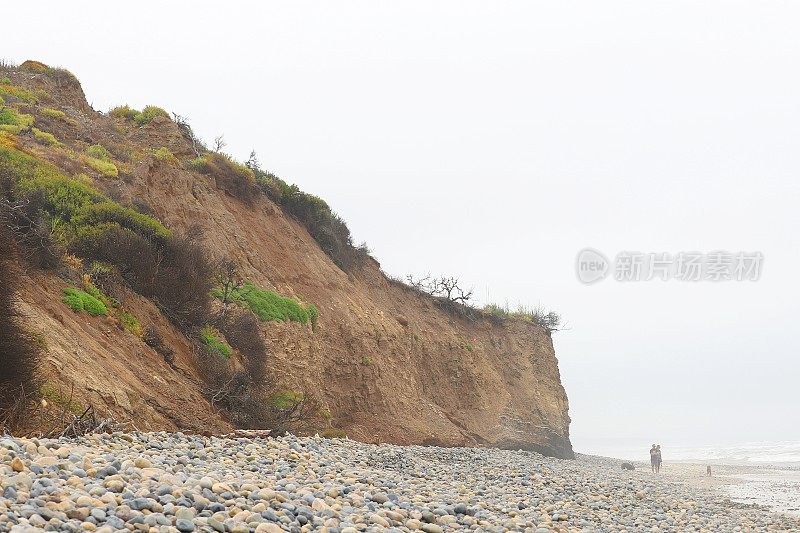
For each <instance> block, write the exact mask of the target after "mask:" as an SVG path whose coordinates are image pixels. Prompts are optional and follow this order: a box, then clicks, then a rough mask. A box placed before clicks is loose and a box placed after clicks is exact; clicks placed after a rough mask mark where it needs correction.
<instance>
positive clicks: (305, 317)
mask: <svg viewBox="0 0 800 533" xmlns="http://www.w3.org/2000/svg"><path fill="white" fill-rule="evenodd" d="M211 294H212V295H213V296H214V297H215V298H218V299H221V298H222V297H223V295H222V291H221V290H220V289H214V290H213V291H212V292H211ZM230 301H232V302H236V303H238V304H240V305H242V306H243V307H247V308H248V309H250V310H251V311H252V312H253V314H255V315H256V316H257V317H258V318H259V319H260V320H262V321H264V322H267V321H272V320H274V321H280V322H288V321H292V322H299V323H301V324H308V323H309V322H310V323H311V325H312V326H315V325H316V323H317V319H318V318H319V311H318V310H317V308H316V307H314V306H313V305H311V304H306V305H303V304H300V303H299V302H297V301H296V300H293V299H292V298H285V297H283V296H280V295H278V294H275V293H274V292H272V291H268V290H265V289H262V288H260V287H258V286H257V285H254V284H253V283H249V282H248V283H245V284H244V285H243V286H242V287H239V288H236V289H234V290H233V291H232V292H231V295H230Z"/></svg>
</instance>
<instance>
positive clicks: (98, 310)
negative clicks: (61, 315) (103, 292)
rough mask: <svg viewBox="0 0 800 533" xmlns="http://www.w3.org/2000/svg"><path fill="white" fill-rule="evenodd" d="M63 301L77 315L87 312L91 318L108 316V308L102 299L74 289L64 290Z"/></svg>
mask: <svg viewBox="0 0 800 533" xmlns="http://www.w3.org/2000/svg"><path fill="white" fill-rule="evenodd" d="M62 301H63V302H64V303H65V304H67V306H68V307H69V308H70V309H72V310H73V311H75V312H76V313H80V312H81V311H86V312H87V313H89V315H90V316H101V315H102V316H106V315H108V307H106V304H104V303H103V302H102V301H100V299H98V298H96V297H94V296H92V295H91V294H89V293H88V292H85V291H82V290H79V289H76V288H74V287H67V288H65V289H64V298H62Z"/></svg>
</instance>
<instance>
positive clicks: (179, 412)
mask: <svg viewBox="0 0 800 533" xmlns="http://www.w3.org/2000/svg"><path fill="white" fill-rule="evenodd" d="M11 77H12V81H13V83H14V84H15V85H19V86H23V87H28V88H30V89H39V90H41V91H44V92H45V93H46V94H47V95H48V96H47V97H44V96H42V98H41V99H40V102H39V103H38V104H35V105H40V106H41V105H48V106H50V107H57V108H58V109H60V110H63V111H64V112H65V113H66V114H67V117H68V118H70V119H71V120H70V121H61V122H59V121H56V120H53V121H50V122H45V121H41V122H40V124H41V128H42V129H45V128H47V131H50V132H52V133H54V134H55V135H56V137H58V139H59V140H60V141H61V142H63V143H64V144H65V145H70V144H76V145H79V146H85V145H86V144H94V143H99V144H102V145H103V146H106V147H107V148H109V150H111V152H112V153H113V154H114V155H115V157H123V155H124V154H127V156H128V157H129V160H128V161H127V162H124V163H121V164H120V176H119V177H116V178H108V177H103V176H102V175H93V179H94V183H95V185H96V186H97V187H98V188H101V189H102V190H104V191H105V192H107V193H108V194H109V195H111V196H112V197H114V198H115V199H117V200H118V201H119V202H121V203H123V204H126V203H130V204H133V203H134V201H135V202H136V203H138V204H140V205H141V204H146V205H149V206H150V207H151V208H152V210H153V211H154V213H155V214H156V215H157V216H158V218H159V219H160V220H162V221H163V222H164V223H165V224H166V225H167V226H168V227H170V228H171V229H173V230H175V231H177V232H181V231H185V230H187V229H189V227H190V226H192V225H199V226H201V227H202V229H203V230H204V231H203V233H204V241H203V242H204V245H205V247H206V249H207V250H209V251H210V253H211V254H212V255H214V256H215V257H221V256H226V255H227V256H230V257H232V258H234V259H235V260H236V261H237V263H238V264H239V265H240V266H241V268H242V270H243V273H244V274H245V276H246V277H247V278H248V279H249V280H252V281H253V282H254V283H256V284H258V285H260V286H262V287H264V288H268V289H271V290H274V291H276V292H278V293H280V294H283V295H286V296H297V297H302V299H303V300H304V301H308V302H311V303H314V304H315V305H316V306H317V307H318V308H319V311H320V317H319V322H318V325H317V327H316V328H315V329H314V330H313V331H312V328H311V327H310V326H308V325H302V324H298V323H291V322H289V323H279V322H266V323H263V324H262V333H263V335H264V338H265V339H266V343H267V346H268V349H269V357H270V361H269V364H268V368H269V369H270V370H269V371H270V373H271V375H272V376H273V377H274V379H276V380H277V381H278V382H279V384H280V385H282V386H284V387H286V388H291V389H294V390H307V391H314V392H315V393H316V395H317V396H318V397H319V398H320V399H321V401H322V402H323V403H324V404H325V405H326V406H327V408H328V409H329V410H330V412H331V415H332V420H331V424H332V426H334V427H337V428H343V429H345V430H346V431H347V433H348V435H349V436H350V437H351V438H356V439H359V440H367V441H389V442H396V443H402V444H412V443H430V444H439V445H468V446H473V445H482V446H498V447H508V448H515V449H516V448H522V449H529V450H535V451H539V452H543V453H546V454H549V455H555V456H558V457H572V448H571V445H570V442H569V416H568V403H567V397H566V394H565V391H564V388H563V387H562V385H561V381H560V376H559V371H558V363H557V360H556V357H555V353H554V350H553V344H552V340H551V337H550V335H549V334H548V333H547V332H546V331H544V330H543V329H542V328H540V327H538V326H535V325H533V324H531V323H528V322H524V321H519V320H504V321H502V322H497V321H492V320H490V319H488V318H478V319H475V320H471V319H467V318H463V317H460V316H456V315H453V314H451V313H449V312H446V311H444V310H442V309H441V308H440V307H439V306H437V305H436V303H435V302H434V301H433V300H432V299H431V298H429V297H427V296H425V295H421V294H419V293H417V292H415V291H412V290H410V289H408V288H406V287H404V286H402V285H400V284H398V283H396V282H392V281H390V280H388V279H387V278H386V276H385V275H384V274H383V273H382V272H381V270H380V267H379V265H378V263H377V262H374V261H367V263H366V264H364V265H363V266H362V267H360V268H358V269H356V270H355V271H354V272H352V273H350V274H349V275H348V274H346V273H344V272H343V271H341V270H340V269H339V268H338V267H337V266H336V265H335V264H334V263H333V262H332V261H331V260H330V259H329V258H328V257H327V256H326V255H325V253H323V252H322V250H321V249H320V248H319V246H318V245H317V243H316V242H315V241H314V240H313V239H312V238H311V236H310V235H309V234H308V232H307V231H306V229H305V228H304V227H302V226H301V225H300V224H299V223H297V222H296V221H295V220H294V219H292V218H291V217H290V216H288V215H286V214H285V213H284V212H283V211H282V210H281V208H280V207H278V206H277V205H275V204H274V203H272V202H271V201H270V200H269V199H268V198H267V197H266V195H263V194H262V195H259V196H258V197H257V198H256V199H255V200H254V201H253V202H252V204H251V205H245V204H244V203H242V202H241V201H240V200H238V199H236V198H234V197H232V196H230V195H228V194H227V193H226V192H225V191H224V190H222V188H221V187H218V184H217V183H215V181H214V179H213V178H209V177H207V176H201V175H199V174H197V173H195V172H191V171H189V170H187V169H186V168H185V166H184V165H174V164H170V163H168V162H164V161H161V160H159V159H157V158H155V157H152V156H151V155H149V152H150V151H152V150H154V149H158V148H161V147H166V148H168V149H169V150H171V151H172V153H174V154H175V155H176V157H177V158H178V160H179V161H181V162H185V161H187V160H188V159H189V158H191V157H194V154H193V152H192V150H191V145H190V143H189V142H187V140H186V139H185V138H184V136H183V135H182V134H181V131H180V130H179V129H178V127H177V125H176V124H175V123H174V122H172V121H170V120H167V119H165V118H157V119H155V120H154V121H152V122H151V123H149V124H147V125H144V126H141V127H140V126H137V125H135V124H132V123H130V122H126V121H124V120H120V119H115V118H112V117H108V116H106V115H103V114H100V113H97V112H94V111H92V110H91V109H90V108H89V107H88V106H87V105H86V103H85V100H84V98H83V96H82V94H83V93H82V91H81V90H80V87H79V86H77V87H76V86H74V85H73V84H71V83H65V81H64V80H60V81H59V83H54V82H53V80H52V79H51V78H49V77H48V76H46V75H45V74H40V73H32V72H22V71H14V72H13V73H11ZM75 83H77V82H75ZM42 94H44V93H42ZM31 105H34V104H31ZM37 121H38V119H37ZM25 279H26V283H25V286H24V288H23V290H22V293H21V302H20V306H21V310H22V311H23V313H24V314H25V316H26V317H27V318H28V320H29V321H30V323H31V324H35V326H36V329H37V330H38V331H40V332H41V333H42V334H43V335H44V337H45V339H46V341H47V345H48V350H47V353H46V361H47V368H46V371H47V372H48V374H49V375H50V379H52V380H55V381H57V382H58V383H60V384H61V385H62V386H64V387H66V388H69V389H72V387H74V390H75V394H76V396H77V397H79V398H82V399H83V400H85V401H86V402H91V403H93V404H94V405H95V406H96V407H98V408H100V409H104V410H107V411H109V412H110V413H112V414H114V415H115V416H116V417H117V418H119V419H130V420H132V421H133V423H134V424H135V425H136V427H138V428H139V429H152V430H155V429H169V430H174V429H185V430H191V431H205V430H209V431H225V430H227V429H229V424H228V423H227V422H226V421H225V419H224V417H223V416H222V415H221V414H220V413H219V412H217V411H216V410H215V409H214V408H212V407H211V406H210V405H209V403H208V402H207V401H206V400H205V399H204V397H203V394H202V392H201V388H202V386H201V385H200V380H199V377H198V371H197V368H196V359H195V358H194V357H193V355H192V352H191V347H190V344H189V343H188V342H187V340H186V339H185V337H184V336H183V335H182V334H181V333H180V332H179V331H177V330H176V329H175V328H174V327H172V326H171V325H170V323H169V322H168V321H167V320H166V319H165V318H164V317H163V316H162V315H161V313H160V312H159V310H158V308H157V307H156V306H155V305H153V303H151V302H149V301H148V300H147V299H145V298H142V297H141V296H138V295H136V294H135V293H133V292H132V291H129V290H126V291H125V295H124V296H125V300H126V301H125V304H126V306H128V307H130V308H131V309H133V310H134V311H135V312H136V314H137V316H139V317H140V320H141V321H142V322H143V323H153V324H157V325H158V326H159V328H160V329H162V330H163V331H166V332H168V334H167V337H166V339H165V340H166V342H168V343H169V344H170V346H171V347H172V349H173V350H174V351H175V361H174V363H173V365H168V364H166V363H165V361H164V359H163V358H162V357H161V356H160V355H158V354H157V353H156V352H155V351H154V350H152V349H151V348H150V347H148V346H147V345H146V344H145V343H144V342H142V340H140V339H139V338H137V337H135V336H133V335H131V334H129V333H126V332H124V331H122V330H120V329H118V328H114V327H110V326H109V325H108V324H107V323H106V322H105V321H104V319H103V318H102V317H99V318H89V317H88V315H86V314H85V313H84V314H75V313H72V312H71V311H70V310H69V309H68V308H67V307H66V306H65V305H64V304H63V303H61V289H62V288H63V287H64V280H62V279H59V277H58V274H57V273H45V272H41V271H35V270H29V272H28V274H27V277H26V278H25Z"/></svg>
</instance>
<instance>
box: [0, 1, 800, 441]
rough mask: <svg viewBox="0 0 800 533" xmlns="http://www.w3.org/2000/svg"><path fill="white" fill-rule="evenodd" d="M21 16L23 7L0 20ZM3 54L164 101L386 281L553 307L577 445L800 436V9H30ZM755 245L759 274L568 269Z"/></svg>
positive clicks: (129, 98)
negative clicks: (580, 277) (316, 208)
mask: <svg viewBox="0 0 800 533" xmlns="http://www.w3.org/2000/svg"><path fill="white" fill-rule="evenodd" d="M7 14H8V13H7ZM12 14H13V18H14V20H15V23H14V24H5V25H3V31H2V33H0V57H5V58H6V59H11V60H14V61H17V62H22V61H23V60H25V59H28V58H33V59H38V60H41V61H44V62H45V63H48V64H51V65H61V66H64V67H66V68H68V69H70V70H71V71H73V72H74V73H75V74H76V75H77V76H78V77H79V78H80V80H81V81H82V82H83V87H84V90H85V92H86V94H87V97H88V99H89V101H90V103H93V105H94V107H95V108H96V109H100V110H107V109H108V108H109V107H111V106H112V105H116V104H120V103H128V104H130V105H131V106H135V107H141V106H144V105H145V104H156V105H160V106H162V107H165V108H167V109H169V110H173V111H176V112H179V113H181V114H183V115H187V116H189V117H190V118H191V121H192V124H193V125H194V126H195V129H196V130H197V131H198V132H199V133H200V134H201V136H203V137H204V138H205V139H207V140H211V139H213V138H214V137H215V136H216V135H219V134H220V133H224V134H225V139H226V140H227V142H228V150H229V151H230V152H231V153H232V154H233V155H234V156H236V157H238V158H240V159H245V158H246V157H247V155H248V154H249V152H250V150H251V149H252V148H255V149H256V150H257V151H258V153H259V155H260V158H261V160H262V163H263V164H264V166H265V167H267V168H269V169H270V170H273V171H274V172H276V173H277V174H279V175H280V176H282V177H284V178H285V179H287V180H288V181H290V182H295V183H297V184H299V185H300V187H301V188H303V189H304V190H307V191H310V192H313V193H316V194H318V195H320V196H322V197H323V198H325V199H326V200H328V202H329V203H330V204H331V205H332V206H333V207H334V209H336V210H337V211H338V212H339V213H340V214H341V215H342V216H343V217H344V218H345V220H347V221H348V223H349V225H350V227H351V229H352V231H353V233H354V234H355V236H356V238H357V239H358V240H359V241H360V240H366V241H367V242H368V244H369V245H370V247H371V248H372V249H373V250H374V254H375V256H376V257H377V258H378V259H379V260H380V261H381V263H382V265H383V267H384V269H385V270H386V271H387V272H389V273H391V274H394V275H400V276H403V275H405V274H407V273H426V272H432V273H447V274H454V275H458V276H460V277H461V279H462V280H463V281H464V282H465V283H466V284H467V285H473V286H474V287H475V288H476V292H477V293H478V294H479V295H480V297H481V299H482V300H485V299H486V295H487V294H488V295H489V299H491V300H495V301H499V302H505V301H506V300H507V301H509V302H510V303H511V304H512V305H515V304H516V303H517V302H522V303H526V304H533V305H536V304H541V305H544V306H546V307H548V308H552V309H555V310H557V311H559V312H560V313H562V314H563V315H564V316H565V317H566V318H567V320H568V322H569V325H570V326H571V328H572V329H571V330H569V331H565V332H561V333H558V334H556V336H555V342H556V350H557V353H558V356H559V359H560V365H561V371H562V375H563V380H564V384H565V386H566V388H567V392H568V395H569V398H570V403H571V409H570V412H571V415H572V418H573V425H572V432H573V436H574V444H575V446H576V449H577V450H579V451H595V450H601V449H602V450H603V451H608V446H609V443H611V444H612V445H613V443H614V442H617V441H616V440H614V439H620V442H621V441H622V440H625V441H630V442H635V443H638V442H641V443H642V445H643V446H644V449H646V448H647V447H649V444H650V443H651V442H655V441H658V442H663V443H675V444H678V443H679V444H684V445H686V444H694V443H709V444H723V443H731V442H744V441H755V440H800V425H798V423H797V422H798V415H797V412H798V408H799V407H800V399H799V397H800V394H799V393H798V380H799V379H800V353H798V351H799V350H798V346H799V345H800V342H798V339H797V324H796V320H797V317H798V311H800V304H798V296H799V295H800V291H798V289H800V281H798V276H797V274H796V271H797V266H798V265H800V252H798V250H800V247H799V246H798V244H797V239H796V232H797V231H798V229H800V215H798V204H799V203H800V186H799V185H798V176H799V174H800V173H799V171H800V150H798V149H797V148H798V141H800V97H798V95H800V69H799V68H798V65H800V32H798V31H797V23H798V21H799V20H800V4H798V3H793V2H788V1H784V2H781V1H773V2H761V1H755V0H753V1H749V2H736V1H720V2H707V1H696V0H695V1H672V2H646V1H630V2H593V1H586V2H566V1H555V0H553V1H551V2H548V3H542V2H538V3H534V2H515V3H512V2H480V3H477V2H465V1H453V2H409V1H405V2H392V3H389V2H377V1H372V0H370V1H363V2H253V3H252V4H250V5H248V4H245V3H236V2H218V1H216V2H198V1H192V2H186V1H184V2H141V1H140V2H135V3H127V4H122V3H118V2H112V3H109V2H70V3H68V4H67V3H54V2H29V3H20V2H18V3H16V4H15V6H14V9H13V13H12ZM586 246H591V247H595V248H598V249H600V250H602V251H604V252H605V253H606V254H607V255H610V256H613V255H615V254H616V253H617V252H619V251H621V250H638V251H643V252H662V251H667V252H678V251H691V250H700V251H711V250H718V249H723V250H730V251H740V250H743V251H761V252H763V254H764V256H765V263H764V269H763V275H762V279H761V280H760V281H759V282H755V283H752V282H751V283H745V282H740V283H722V284H712V283H708V282H706V283H683V284H681V283H678V282H675V281H672V282H666V283H661V282H648V283H644V282H641V283H630V284H623V283H619V282H615V281H613V280H606V281H604V282H602V283H600V284H598V285H594V286H584V285H581V284H580V283H579V282H578V281H577V279H576V277H575V273H574V260H575V255H576V253H577V252H578V250H580V249H581V248H584V247H586Z"/></svg>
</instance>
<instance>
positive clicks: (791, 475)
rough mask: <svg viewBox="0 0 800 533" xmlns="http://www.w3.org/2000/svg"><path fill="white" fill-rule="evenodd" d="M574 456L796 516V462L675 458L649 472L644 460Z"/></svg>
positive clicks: (799, 497)
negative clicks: (633, 469)
mask: <svg viewBox="0 0 800 533" xmlns="http://www.w3.org/2000/svg"><path fill="white" fill-rule="evenodd" d="M576 455H578V456H582V457H597V458H600V459H603V460H608V461H616V462H617V463H618V464H620V465H621V464H622V463H623V462H628V463H631V464H633V465H634V466H635V467H636V470H637V471H638V470H644V471H645V472H646V473H648V474H651V475H652V476H653V477H654V478H661V479H662V480H663V481H666V482H670V483H680V484H685V485H687V486H690V487H694V488H697V489H700V490H709V491H715V492H716V493H718V494H720V495H721V496H723V497H727V498H730V500H731V501H734V502H737V503H740V504H744V505H748V504H749V505H753V504H755V505H758V506H762V507H764V508H765V509H768V510H769V511H770V512H774V513H779V514H783V515H786V516H790V517H798V518H800V465H798V464H797V463H782V464H769V463H764V464H761V463H759V464H753V463H746V462H744V461H742V462H738V463H731V464H728V463H724V464H720V463H714V462H699V461H692V460H677V461H669V462H664V463H663V465H662V467H661V471H660V472H659V473H658V474H653V473H652V472H651V470H650V463H649V462H647V461H630V460H626V459H616V458H613V457H605V456H593V455H585V454H580V453H578V454H576ZM708 465H711V468H712V475H711V476H710V477H709V476H708V475H707V473H706V467H707V466H708Z"/></svg>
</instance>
